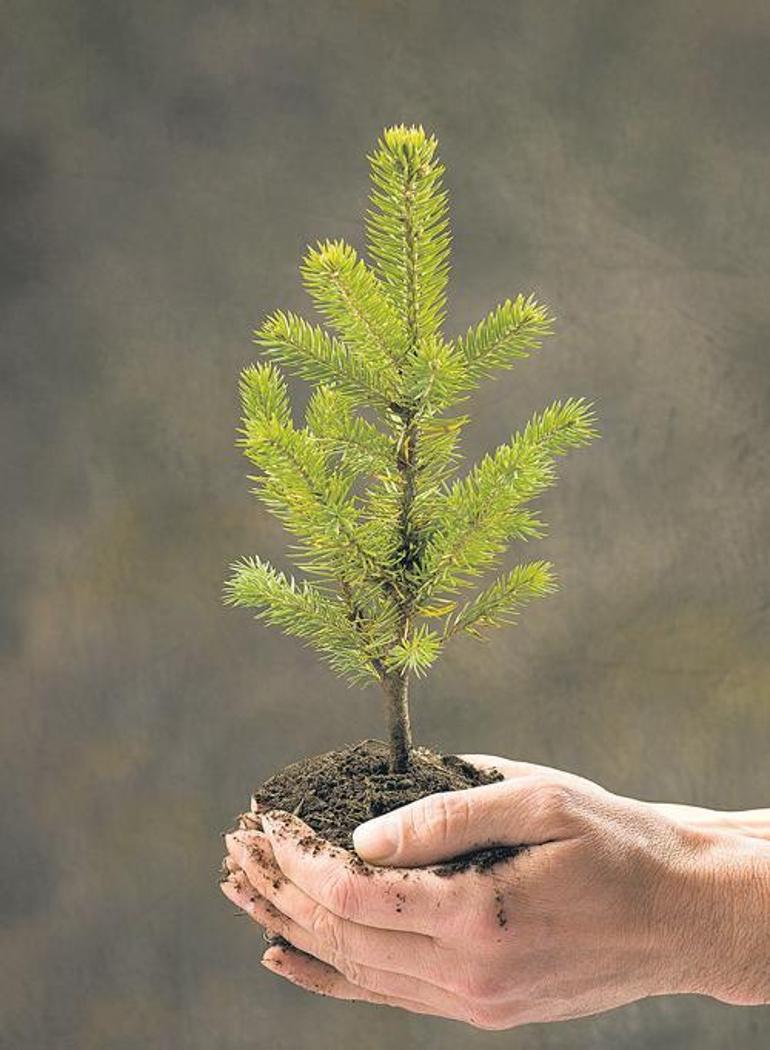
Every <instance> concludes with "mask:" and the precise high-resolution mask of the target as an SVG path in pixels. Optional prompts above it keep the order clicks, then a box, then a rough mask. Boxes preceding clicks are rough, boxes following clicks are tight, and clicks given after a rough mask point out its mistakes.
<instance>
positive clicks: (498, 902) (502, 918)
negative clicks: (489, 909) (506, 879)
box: [495, 890, 508, 927]
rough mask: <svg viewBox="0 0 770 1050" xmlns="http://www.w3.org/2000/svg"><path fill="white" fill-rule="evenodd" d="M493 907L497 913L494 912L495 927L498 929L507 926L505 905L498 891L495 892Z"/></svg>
mask: <svg viewBox="0 0 770 1050" xmlns="http://www.w3.org/2000/svg"><path fill="white" fill-rule="evenodd" d="M495 906H496V908H497V911H496V917H497V925H498V926H500V927H505V926H507V925H508V916H507V915H506V913H505V904H504V900H503V895H502V893H501V892H500V890H495Z"/></svg>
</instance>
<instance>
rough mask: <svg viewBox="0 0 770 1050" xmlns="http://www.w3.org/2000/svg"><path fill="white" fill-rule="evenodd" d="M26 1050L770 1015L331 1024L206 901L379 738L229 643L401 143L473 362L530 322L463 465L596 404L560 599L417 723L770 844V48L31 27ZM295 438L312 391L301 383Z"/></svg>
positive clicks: (13, 90)
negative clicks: (430, 210) (326, 330)
mask: <svg viewBox="0 0 770 1050" xmlns="http://www.w3.org/2000/svg"><path fill="white" fill-rule="evenodd" d="M2 21H3V25H4V28H5V29H6V33H5V34H4V37H5V41H6V46H7V47H8V54H7V57H6V60H5V61H4V62H3V64H2V67H1V69H0V83H1V84H2V99H3V110H4V117H3V125H2V127H3V130H2V139H1V142H0V171H1V174H0V187H1V193H2V208H3V215H4V219H5V222H4V228H5V237H4V242H3V248H2V260H1V262H2V279H1V281H0V295H1V296H2V324H3V341H2V353H3V357H2V403H3V404H2V417H1V419H0V426H1V427H2V431H1V440H2V447H3V452H4V454H5V455H4V457H3V458H4V461H5V463H4V478H3V480H2V488H1V489H0V491H1V492H2V497H3V499H2V503H3V511H4V513H3V525H2V530H3V531H2V553H3V558H4V569H3V587H2V595H1V597H0V612H1V613H2V628H1V635H0V640H1V642H2V699H3V715H2V754H1V755H0V759H1V762H0V783H1V784H2V797H3V805H2V810H0V821H1V823H2V829H1V831H0V862H1V863H2V885H3V889H2V895H1V904H2V909H3V913H4V914H3V923H2V928H1V930H0V943H1V944H2V953H3V966H2V982H1V987H2V991H1V992H0V994H1V995H2V999H3V1010H2V1022H1V1027H0V1044H2V1046H3V1047H8V1048H9V1050H41V1048H42V1050H49V1048H50V1050H54V1048H56V1050H65V1048H77V1050H102V1048H109V1050H139V1048H142V1050H144V1048H147V1047H152V1048H157V1050H163V1048H167V1047H168V1048H177V1047H184V1048H190V1050H204V1048H205V1050H214V1048H216V1050H251V1048H263V1047H264V1048H267V1047H270V1048H274V1050H295V1048H297V1047H303V1048H304V1047H308V1048H313V1050H340V1048H345V1047H354V1046H360V1047H367V1048H370V1047H371V1048H374V1050H381V1048H390V1047H404V1046H417V1045H419V1046H421V1047H425V1048H439V1047H440V1048H442V1050H460V1048H467V1047H476V1046H479V1047H493V1046H498V1047H499V1046H516V1047H518V1048H522V1050H523V1048H527V1050H530V1048H536V1047H537V1048H541V1047H542V1048H547V1050H556V1048H578V1047H580V1048H582V1047H592V1048H594V1050H600V1048H608V1050H609V1048H615V1047H618V1046H623V1047H625V1048H626V1050H632V1048H633V1050H642V1048H645V1050H646V1048H653V1047H655V1048H668V1047H672V1048H673V1047H676V1048H680V1047H693V1048H695V1047H697V1048H698V1050H723V1048H724V1047H725V1046H727V1045H730V1046H740V1047H741V1048H743V1050H754V1048H759V1047H764V1046H766V1045H767V1038H768V1031H770V1009H744V1010H741V1009H737V1008H729V1007H726V1006H721V1005H719V1004H717V1003H714V1002H712V1001H709V1000H705V999H697V998H668V999H657V1000H650V1001H647V1002H645V1003H640V1004H636V1005H633V1006H630V1007H628V1008H626V1009H623V1010H620V1011H615V1012H613V1013H611V1014H608V1015H605V1016H602V1017H598V1018H591V1019H585V1020H580V1021H575V1022H570V1023H567V1024H562V1025H556V1026H530V1027H528V1028H524V1029H520V1030H517V1031H515V1032H511V1033H508V1034H503V1035H499V1034H498V1035H489V1034H483V1033H479V1032H474V1031H472V1030H471V1029H467V1028H462V1027H460V1026H458V1025H454V1024H451V1023H448V1022H442V1021H433V1020H426V1019H423V1018H419V1017H415V1016H408V1015H406V1014H401V1013H397V1012H395V1011H391V1010H388V1009H381V1008H371V1007H367V1006H356V1005H348V1004H341V1003H337V1002H334V1001H329V1000H325V999H320V998H317V997H312V996H310V995H307V994H304V993H301V992H299V991H297V990H296V989H294V988H293V987H291V986H289V985H287V984H285V983H282V982H281V981H279V980H278V979H276V978H275V977H273V976H271V975H270V974H268V973H266V972H265V971H263V970H262V969H261V968H260V967H259V966H258V963H257V960H258V957H259V953H260V948H261V938H260V936H259V932H258V931H257V929H256V928H254V927H252V926H250V925H249V924H248V923H247V921H246V920H236V919H235V918H234V917H233V915H234V909H233V908H232V907H230V906H229V905H228V904H227V903H226V902H225V901H224V900H223V899H222V898H221V897H220V895H219V891H218V890H217V888H216V883H215V872H216V868H217V865H218V862H219V859H220V855H221V843H220V840H219V838H218V832H219V831H220V829H221V828H222V827H223V826H225V825H226V824H228V823H229V822H230V819H231V817H232V816H233V815H234V814H235V813H236V812H237V811H238V810H239V809H240V808H241V807H242V806H243V805H244V804H245V802H246V800H247V798H248V795H249V791H250V787H251V785H252V784H254V783H255V782H257V781H258V780H260V779H261V778H263V777H264V776H266V775H267V774H269V773H270V772H271V771H272V770H274V769H275V768H277V767H279V766H280V765H282V764H284V763H285V762H287V761H290V760H293V759H295V758H297V757H299V756H300V755H302V754H306V753H313V752H316V751H319V750H324V749H327V748H331V747H334V746H335V745H338V744H341V743H343V742H346V741H351V740H355V739H359V738H360V737H362V736H368V735H377V734H379V733H380V732H381V726H382V721H381V714H380V708H379V697H378V695H377V693H376V692H375V691H374V690H373V689H368V690H365V691H360V690H348V689H346V688H345V685H344V684H343V683H342V682H341V681H339V680H338V679H336V678H335V677H334V676H333V675H332V673H331V672H330V671H329V670H327V668H326V666H325V665H323V664H321V663H320V662H319V660H318V659H317V658H316V656H315V654H314V652H313V651H312V650H310V649H305V648H303V647H302V645H301V644H300V643H299V642H297V641H294V640H291V639H287V638H285V637H284V636H283V635H282V634H281V633H280V631H278V630H277V629H273V628H268V627H266V626H263V625H261V624H255V623H254V622H253V621H252V619H251V617H250V616H249V614H248V613H247V612H244V611H235V610H226V609H224V608H222V607H221V606H220V587H221V582H222V579H223V577H224V575H225V573H226V568H227V565H228V563H229V562H230V561H232V560H233V559H234V558H235V557H237V556H240V555H242V554H249V553H256V552H258V553H260V554H262V555H263V556H265V557H269V558H270V559H271V560H273V561H274V562H275V563H276V564H278V565H280V566H282V567H284V568H286V567H290V563H289V562H288V561H287V559H286V556H285V549H286V542H287V536H286V534H284V533H283V532H282V529H281V527H280V526H279V525H278V523H277V522H276V521H275V520H274V519H272V518H271V517H270V516H269V515H268V513H267V511H266V510H265V509H264V508H263V507H262V506H261V504H258V503H257V502H255V501H254V500H253V497H251V496H250V495H249V493H248V482H247V480H246V473H247V471H248V465H247V464H246V461H245V460H243V459H242V458H241V456H240V454H239V453H238V452H237V450H236V449H235V447H234V440H235V428H236V426H237V423H238V420H237V415H238V410H237V402H236V380H237V374H238V370H239V368H240V367H242V366H243V365H244V364H246V363H247V362H249V361H250V360H252V359H253V358H254V348H253V347H252V346H251V344H250V341H249V336H250V330H251V328H252V327H253V326H254V325H255V324H256V323H257V322H258V321H259V320H260V319H261V318H262V316H264V314H265V313H266V312H268V311H269V310H272V309H274V308H276V307H283V308H292V309H299V310H301V311H302V312H304V313H306V314H307V315H308V316H312V311H311V308H310V306H309V301H308V300H307V299H306V298H305V296H304V293H303V292H302V290H301V287H300V282H299V277H298V274H297V265H298V262H299V259H300V256H301V254H302V252H303V249H304V246H305V245H306V244H307V243H309V242H314V241H315V240H316V239H318V238H323V237H327V236H343V237H345V238H347V239H349V240H350V241H352V243H353V244H355V245H356V246H358V247H361V245H362V217H363V211H364V207H365V204H366V195H367V191H368V186H367V165H366V161H365V153H366V152H367V151H368V150H369V149H370V148H371V147H372V146H373V144H374V141H375V139H376V137H377V135H378V133H379V131H380V129H381V128H382V127H383V126H384V125H385V124H389V123H394V122H398V121H406V122H413V121H414V122H421V123H423V124H424V125H425V126H426V127H429V128H431V129H432V130H434V131H435V132H436V133H437V134H438V136H439V139H440V144H441V155H442V157H443V159H444V160H445V162H446V164H447V165H448V176H447V185H448V188H449V190H450V192H451V195H452V214H453V226H454V241H455V254H454V266H453V276H452V281H451V289H450V295H451V299H450V302H451V307H450V317H449V325H448V329H449V331H450V332H456V331H459V330H464V329H465V327H466V326H467V325H468V324H469V323H471V322H472V321H475V320H477V319H478V318H479V317H480V316H482V315H483V314H484V313H486V312H487V310H489V309H490V308H491V307H493V306H494V305H495V304H496V303H497V302H498V301H500V300H501V299H503V298H505V297H506V296H508V295H512V294H514V293H516V292H518V291H520V290H521V291H525V292H526V291H534V292H535V293H536V294H537V295H538V296H540V297H542V298H543V299H544V300H546V301H547V302H548V303H549V304H550V305H551V307H552V309H553V311H554V312H555V314H556V315H557V317H558V328H557V335H556V336H555V337H554V338H553V339H552V340H550V341H549V342H548V344H547V346H546V348H544V350H543V351H542V353H541V355H540V356H538V357H537V358H536V359H533V360H531V361H529V362H525V363H522V364H520V365H519V366H518V367H517V368H516V369H515V371H513V372H509V373H502V374H501V376H500V378H499V379H497V380H496V381H493V382H490V383H488V384H487V385H486V387H485V388H484V389H483V392H482V393H480V395H479V396H478V397H477V398H476V400H475V401H474V402H472V403H470V404H471V405H472V409H473V411H475V413H476V419H475V422H474V424H473V426H472V427H471V428H469V430H468V433H467V439H466V441H465V445H464V449H465V452H466V454H467V456H468V459H469V461H473V460H475V459H477V458H478V457H479V456H480V455H481V454H482V453H483V452H484V451H485V450H487V449H490V448H492V447H494V446H495V445H496V444H497V443H499V442H501V441H503V440H505V439H506V438H507V437H508V435H509V434H510V432H511V430H512V429H514V428H515V427H516V426H518V425H520V424H521V423H522V422H523V421H524V420H526V418H527V417H528V416H529V415H530V414H531V413H532V412H533V411H535V410H536V409H539V408H541V407H543V406H544V405H545V404H546V403H547V402H548V401H549V400H551V399H552V398H555V397H564V396H568V395H571V394H575V395H584V396H587V397H590V398H594V399H596V401H597V403H598V410H599V414H600V420H601V427H602V431H603V439H602V440H601V441H600V442H598V443H597V444H595V445H594V446H593V447H592V448H590V449H588V450H584V451H580V452H577V453H573V454H572V455H571V456H570V458H569V460H568V461H567V462H565V464H564V468H563V471H562V475H563V480H562V481H561V483H560V485H559V486H558V487H557V488H556V489H555V490H553V491H552V492H551V493H549V494H548V496H547V498H546V499H544V500H543V501H542V510H543V515H544V517H545V518H546V520H548V521H549V522H550V524H551V532H550V537H549V538H547V539H546V540H544V541H541V542H540V543H538V544H533V545H530V546H529V547H528V549H527V550H526V551H525V552H522V551H521V549H518V550H515V551H512V552H511V558H510V559H509V560H510V561H511V562H512V561H514V560H516V559H517V558H520V557H521V556H522V553H523V555H524V557H528V556H543V557H548V558H551V559H552V560H553V561H554V562H555V563H556V565H557V568H558V570H559V572H560V576H561V579H562V592H561V594H560V595H559V596H557V597H555V598H553V599H550V600H548V601H546V602H541V603H539V604H537V605H536V606H533V607H532V609H531V610H529V611H528V613H527V615H526V616H525V617H524V619H523V621H522V623H521V625H520V626H519V627H518V628H515V629H510V630H508V631H507V632H504V633H498V634H497V635H496V636H495V638H494V640H493V641H491V642H490V643H489V644H488V646H487V647H486V648H484V647H482V646H479V645H478V644H477V643H474V642H473V641H472V640H471V639H468V640H467V641H460V642H456V643H455V644H454V647H453V648H451V649H450V650H449V651H448V652H447V653H446V655H445V656H444V658H443V660H442V661H441V662H440V663H439V664H438V665H437V667H436V670H435V672H434V673H433V675H432V676H431V677H430V678H429V679H428V680H427V681H425V682H423V683H421V684H419V685H418V686H417V687H416V689H415V691H414V718H415V722H416V730H417V735H418V738H419V739H420V740H421V741H423V742H426V743H432V744H434V745H436V746H439V747H442V748H444V749H446V750H462V751H477V750H478V751H492V752H497V753H501V754H506V755H510V756H515V757H520V758H524V759H528V760H532V761H538V762H545V763H551V764H554V765H556V766H559V767H562V768H566V769H569V770H573V771H575V772H579V773H581V774H583V775H585V776H588V777H591V778H594V779H596V780H598V781H599V782H601V783H602V784H604V785H606V786H607V787H609V788H611V789H613V790H615V791H618V792H621V793H625V794H631V795H637V796H639V797H642V798H647V799H658V800H678V801H684V802H692V803H698V804H701V805H708V806H714V807H718V808H726V809H727V808H743V807H752V806H761V805H764V806H767V805H770V761H769V760H768V756H769V754H770V706H769V698H768V690H769V689H770V653H769V652H768V647H767V638H768V626H769V625H770V598H769V594H768V590H769V588H768V569H769V568H770V565H769V564H768V549H769V547H770V507H769V505H768V491H769V489H768V483H769V482H770V476H769V475H770V452H768V449H769V448H770V360H769V359H768V342H769V337H770V289H769V288H768V277H769V276H770V209H769V208H768V203H769V199H770V197H769V195H768V188H767V187H768V182H767V180H768V152H769V151H768V146H769V145H770V123H769V122H768V106H769V105H770V9H769V8H768V6H767V4H763V3H761V2H756V3H751V2H747V0H740V2H736V0H731V2H729V3H726V2H719V0H713V2H709V0H704V2H696V0H692V2H673V3H672V2H671V0H667V2H664V3H658V2H646V3H639V4H630V3H610V2H600V0H584V2H580V3H575V2H568V0H565V2H531V3H519V2H490V0H481V2H477V3H459V2H457V3H455V2H439V0H434V2H430V0H417V2H411V3H406V2H386V0H368V2H366V0H359V2H352V0H350V2H346V0H319V2H301V3H291V2H266V0H262V2H252V3H245V2H236V0H231V2H220V3H214V2H212V0H206V2H201V0H198V2H188V3H181V2H179V0H167V2H164V0H160V2H156V3H145V2H137V3H133V4H110V3H103V2H97V0H77V2H73V0H16V2H10V3H8V2H6V3H4V4H3V5H2ZM292 389H293V391H294V394H295V404H296V406H297V410H298V411H299V410H300V409H301V408H302V407H303V405H304V401H305V398H306V397H307V393H308V391H307V388H306V387H305V386H304V385H303V384H302V383H300V382H293V383H292Z"/></svg>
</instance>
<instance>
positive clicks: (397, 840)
mask: <svg viewBox="0 0 770 1050" xmlns="http://www.w3.org/2000/svg"><path fill="white" fill-rule="evenodd" d="M564 790H565V789H564V785H560V784H558V783H556V784H551V783H548V782H546V783H544V782H543V781H542V780H541V779H540V778H537V779H535V778H526V777H525V778H521V779H516V780H504V781H501V782H499V783H495V784H485V785H483V786H482V787H474V788H467V789H464V790H461V791H442V792H439V793H438V794H435V795H427V796H426V797H425V798H421V799H418V800H417V801H416V802H410V803H409V805H407V806H402V807H401V808H400V809H394V810H392V811H391V812H390V813H385V814H383V815H382V816H381V817H375V818H374V819H373V820H368V821H366V823H365V824H359V826H358V827H357V828H356V829H355V831H354V832H353V845H354V847H355V849H356V852H357V853H358V855H359V856H360V857H361V858H362V859H363V860H366V861H369V862H370V863H371V864H396V865H399V866H401V867H417V866H419V865H422V864H436V863H439V862H440V861H445V860H450V859H451V858H453V857H457V856H459V855H460V854H463V853H469V852H470V851H471V850H475V849H483V848H485V847H488V846H516V845H537V844H540V843H543V842H549V841H552V840H554V839H558V838H562V837H566V835H568V834H569V829H568V827H567V823H566V813H564V812H563V807H562V806H561V805H560V803H559V799H560V797H561V793H562V792H563V791H564Z"/></svg>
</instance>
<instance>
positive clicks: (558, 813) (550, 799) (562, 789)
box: [533, 779, 580, 819]
mask: <svg viewBox="0 0 770 1050" xmlns="http://www.w3.org/2000/svg"><path fill="white" fill-rule="evenodd" d="M533 792H534V798H535V803H536V805H537V806H538V807H540V808H541V809H542V811H543V812H544V813H546V814H549V815H551V816H554V817H557V818H563V819H568V818H573V817H575V816H577V814H578V812H579V806H580V792H579V791H578V790H577V788H575V787H574V786H573V785H572V784H568V783H566V782H564V781H561V780H551V779H543V780H541V781H539V782H538V783H537V784H536V785H535V787H534V788H533Z"/></svg>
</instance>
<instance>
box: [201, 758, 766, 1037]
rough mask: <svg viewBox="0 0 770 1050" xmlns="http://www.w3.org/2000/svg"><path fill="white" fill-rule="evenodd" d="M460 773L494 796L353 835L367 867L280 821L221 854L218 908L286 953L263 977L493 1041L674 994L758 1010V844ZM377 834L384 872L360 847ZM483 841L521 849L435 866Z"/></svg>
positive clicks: (564, 778) (510, 779)
mask: <svg viewBox="0 0 770 1050" xmlns="http://www.w3.org/2000/svg"><path fill="white" fill-rule="evenodd" d="M463 757H465V758H466V759H468V760H470V761H473V762H476V764H491V765H494V766H495V767H496V768H498V769H500V771H501V772H502V773H503V774H504V775H505V777H506V779H505V780H504V781H503V782H500V783H497V784H491V785H486V786H484V787H478V788H473V789H469V790H467V791H458V792H449V793H443V794H439V795H433V796H430V797H429V798H426V799H422V800H420V801H419V802H416V803H412V804H411V805H409V806H405V807H403V808H402V809H401V810H398V811H395V813H393V814H389V815H387V816H386V817H385V818H379V819H378V820H377V821H373V822H369V824H367V825H362V826H361V828H360V829H358V830H357V833H356V836H355V844H356V848H357V851H358V852H359V853H360V854H361V855H362V856H363V857H365V858H368V859H369V860H370V861H371V862H372V863H371V864H362V863H361V862H360V861H359V860H358V858H356V857H354V855H352V854H350V853H348V852H347V851H345V850H341V849H338V848H336V847H332V846H330V845H329V844H328V843H326V842H325V841H324V840H322V839H319V838H318V837H317V836H315V835H314V834H313V832H312V831H310V829H309V828H308V827H307V825H305V824H304V823H303V822H302V821H300V820H298V819H297V818H295V817H291V816H289V815H288V814H280V813H276V812H272V813H270V814H262V815H261V818H262V825H263V829H264V830H263V831H258V830H250V831H240V832H236V833H234V834H232V835H229V836H228V837H227V845H228V851H229V855H230V860H229V867H230V869H231V873H232V874H231V876H230V878H229V879H228V880H227V881H226V882H224V883H223V884H222V888H223V891H224V893H225V894H226V896H227V897H228V898H229V899H230V900H232V901H233V902H234V903H236V904H238V905H239V906H240V907H242V908H244V910H246V911H247V912H248V913H249V914H250V915H252V917H253V918H255V919H256V920H257V921H258V922H260V923H261V924H263V925H265V926H266V927H267V928H268V929H270V930H271V931H272V932H274V933H279V934H281V935H282V936H283V937H284V938H286V940H288V941H289V942H290V944H291V945H293V946H294V947H293V948H291V947H289V948H287V947H278V946H275V947H271V948H269V949H268V951H267V952H266V953H265V956H264V959H263V961H264V963H265V965H266V966H268V967H269V968H270V969H273V970H275V971H276V972H279V973H282V974H283V975H284V976H286V977H287V978H289V979H290V980H292V981H294V982H295V983H297V984H300V985H302V986H303V987H305V988H308V989H310V990H314V991H320V992H323V993H326V994H330V995H335V996H338V997H340V998H347V999H362V1000H366V1001H370V1002H383V1003H388V1004H390V1005H394V1006H400V1007H403V1008H405V1009H408V1010H412V1011H414V1012H419V1013H431V1014H436V1015H438V1016H443V1017H451V1018H455V1019H459V1020H463V1021H466V1022H469V1023H471V1024H473V1025H475V1026H477V1027H480V1028H490V1029H500V1028H511V1027H515V1026H517V1025H521V1024H526V1023H529V1022H533V1021H548V1020H559V1019H567V1018H571V1017H578V1016H583V1015H586V1014H592V1013H597V1012H601V1011H604V1010H608V1009H611V1008H613V1007H616V1006H620V1005H622V1004H624V1003H628V1002H631V1001H633V1000H635V999H640V998H643V997H645V996H649V995H658V994H666V993H675V992H700V993H703V994H708V995H713V996H714V997H716V998H720V999H722V1000H723V1001H725V1002H733V1003H747V1004H748V1003H759V1002H763V1001H765V1000H766V998H770V989H769V988H768V983H770V982H768V978H767V975H766V974H765V975H763V974H762V972H761V970H762V966H763V959H764V956H763V954H762V951H763V950H762V945H763V940H766V938H767V927H765V930H764V933H763V931H762V929H761V927H760V925H759V923H758V921H757V919H758V917H759V916H760V915H761V914H762V908H763V907H764V908H765V909H767V907H768V902H770V850H769V849H768V845H767V843H765V842H762V843H760V842H758V841H756V840H750V839H748V838H745V837H742V836H740V835H738V834H734V833H731V832H721V831H712V830H708V829H706V830H704V829H703V828H702V827H696V826H693V825H688V824H686V823H685V822H684V821H682V820H677V819H675V817H673V816H671V815H670V814H668V813H666V812H663V811H661V810H660V809H659V808H657V804H652V803H644V802H639V801H636V800H633V799H627V798H623V797H621V796H618V795H613V794H612V793H610V792H608V791H606V790H604V789H603V788H601V787H599V786H598V785H596V784H593V783H592V782H591V781H588V780H585V779H583V778H581V777H576V776H573V775H572V774H568V773H562V772H559V771H556V770H551V769H548V768H547V767H542V766H534V765H532V764H529V763H521V762H509V761H507V760H505V759H498V758H490V757H487V756H473V755H471V756H463ZM661 805H662V804H661ZM388 818H391V821H392V825H391V826H392V827H393V829H394V831H395V832H396V834H395V843H396V846H395V850H394V852H392V853H391V854H390V856H388V857H386V856H385V855H384V854H383V851H382V849H380V850H379V851H378V850H377V845H378V843H377V841H376V836H374V835H373V834H370V833H373V832H375V831H377V829H378V828H379V829H381V828H382V827H384V826H387V821H388ZM492 842H493V843H498V844H516V843H522V842H523V843H526V844H527V846H528V848H527V850H526V851H524V852H522V853H521V854H519V855H517V856H516V857H514V858H513V859H511V860H509V861H506V862H504V863H502V864H499V865H496V866H495V867H494V868H493V869H492V870H491V871H487V872H475V871H473V870H470V871H467V872H462V873H460V874H455V875H453V876H451V877H449V878H446V877H442V876H440V875H439V874H437V873H436V871H435V869H432V868H431V867H430V865H433V864H435V863H437V862H440V861H442V860H446V859H448V858H450V857H453V856H456V855H458V854H460V853H464V852H466V851H469V850H471V849H475V848H479V847H481V846H486V845H489V844H490V843H492ZM375 865H376V866H375ZM395 865H397V866H395ZM415 865H422V867H419V868H417V867H415ZM425 865H428V867H425Z"/></svg>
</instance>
